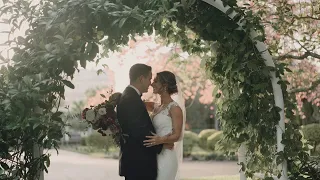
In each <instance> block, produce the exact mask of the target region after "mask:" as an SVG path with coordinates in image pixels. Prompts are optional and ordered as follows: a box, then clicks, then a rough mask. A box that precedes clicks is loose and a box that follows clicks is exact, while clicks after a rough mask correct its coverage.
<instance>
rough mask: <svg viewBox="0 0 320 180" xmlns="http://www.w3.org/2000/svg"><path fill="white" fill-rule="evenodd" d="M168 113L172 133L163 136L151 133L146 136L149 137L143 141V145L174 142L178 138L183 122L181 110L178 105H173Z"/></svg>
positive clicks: (149, 145)
mask: <svg viewBox="0 0 320 180" xmlns="http://www.w3.org/2000/svg"><path fill="white" fill-rule="evenodd" d="M169 113H170V116H171V118H172V126H173V129H172V133H171V134H169V135H167V136H163V137H160V136H157V135H156V134H153V135H154V136H147V138H149V139H148V140H145V141H144V143H145V144H144V145H145V146H147V147H151V146H155V145H158V144H167V143H174V142H177V141H178V140H179V139H180V136H181V131H182V124H183V115H182V110H181V108H180V107H179V106H173V107H172V108H171V109H170V112H169Z"/></svg>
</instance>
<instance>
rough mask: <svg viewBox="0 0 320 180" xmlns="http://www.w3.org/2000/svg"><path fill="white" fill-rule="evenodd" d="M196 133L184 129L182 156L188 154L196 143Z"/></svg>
mask: <svg viewBox="0 0 320 180" xmlns="http://www.w3.org/2000/svg"><path fill="white" fill-rule="evenodd" d="M198 141H199V138H198V135H197V134H196V133H194V132H191V131H185V132H184V137H183V156H184V157H187V156H190V154H191V152H192V148H193V147H194V146H195V145H197V144H198Z"/></svg>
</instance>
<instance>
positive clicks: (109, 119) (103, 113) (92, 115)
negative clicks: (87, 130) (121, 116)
mask: <svg viewBox="0 0 320 180" xmlns="http://www.w3.org/2000/svg"><path fill="white" fill-rule="evenodd" d="M120 96H121V93H114V94H112V95H111V96H110V98H109V100H105V101H104V102H103V103H101V104H98V105H96V106H90V108H85V109H84V110H83V111H82V119H84V120H85V121H86V122H87V123H88V124H91V125H92V128H93V129H94V130H97V131H98V132H99V133H100V134H101V135H102V136H106V135H111V136H112V138H113V140H114V142H115V144H116V145H117V146H119V145H120V138H122V136H123V135H122V132H121V127H120V124H119V122H118V120H117V113H116V110H115V109H116V106H117V104H118V101H119V99H120Z"/></svg>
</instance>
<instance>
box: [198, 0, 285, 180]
mask: <svg viewBox="0 0 320 180" xmlns="http://www.w3.org/2000/svg"><path fill="white" fill-rule="evenodd" d="M202 1H204V2H206V3H208V4H209V5H211V6H213V7H215V8H217V9H218V10H220V11H221V12H223V13H225V14H226V15H228V14H227V11H228V10H229V9H231V7H230V6H228V5H227V6H223V3H222V1H221V0H202ZM237 14H238V13H236V12H235V11H233V12H232V13H231V14H229V15H228V16H229V17H230V18H231V19H233V18H234V17H235V16H236V15H237ZM237 24H238V25H239V28H241V29H242V27H243V26H245V21H242V22H241V20H239V21H238V22H237ZM257 36H258V34H257V32H256V31H254V30H251V31H250V38H251V40H252V41H253V42H256V44H255V47H256V48H257V49H258V51H259V52H261V57H262V58H263V59H264V60H265V61H264V62H265V64H266V66H270V67H275V64H274V62H273V59H272V56H271V54H270V53H269V51H268V48H267V45H266V44H264V43H263V42H261V41H258V40H256V39H255V38H256V37H257ZM270 78H271V83H272V88H273V94H274V100H275V105H276V106H278V107H280V108H281V111H280V112H279V114H280V121H279V123H278V125H277V152H280V151H283V150H284V145H283V144H282V143H281V141H282V134H283V133H284V131H285V122H284V118H285V116H284V101H283V93H282V89H281V86H280V85H279V84H278V83H277V82H278V81H279V80H280V79H279V78H278V77H276V74H275V72H274V71H271V72H270ZM245 154H246V145H245V144H242V145H241V147H240V148H239V162H245V159H246V158H245ZM278 169H279V170H280V171H281V172H282V173H281V174H282V176H281V177H280V178H279V180H288V175H287V174H288V172H287V162H286V161H283V162H282V163H281V164H280V165H279V166H278ZM273 178H274V179H278V178H277V177H273ZM240 179H241V180H244V179H246V177H245V175H244V173H243V172H240Z"/></svg>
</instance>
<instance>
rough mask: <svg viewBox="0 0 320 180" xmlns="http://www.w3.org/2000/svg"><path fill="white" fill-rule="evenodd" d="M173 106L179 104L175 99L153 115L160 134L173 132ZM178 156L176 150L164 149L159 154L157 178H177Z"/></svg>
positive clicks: (173, 179)
mask: <svg viewBox="0 0 320 180" xmlns="http://www.w3.org/2000/svg"><path fill="white" fill-rule="evenodd" d="M173 106H179V105H178V103H176V102H175V101H173V102H171V103H169V104H168V105H167V106H166V107H165V108H164V109H162V110H160V111H159V112H157V113H156V114H154V115H153V116H152V123H153V126H154V128H155V130H156V134H157V135H158V136H166V135H168V134H169V133H172V129H173V126H172V119H171V117H170V115H169V110H170V108H171V107H173ZM178 165H179V162H178V157H177V153H176V151H175V150H170V149H163V150H162V151H161V153H160V154H159V155H158V177H157V180H175V178H176V175H177V171H178Z"/></svg>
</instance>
